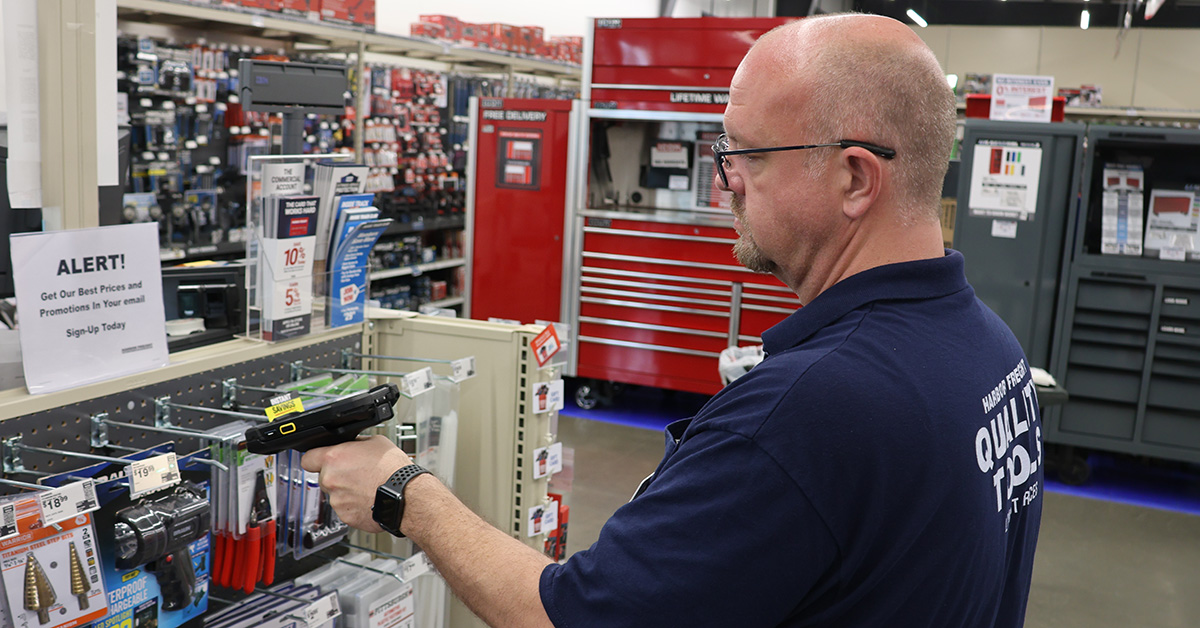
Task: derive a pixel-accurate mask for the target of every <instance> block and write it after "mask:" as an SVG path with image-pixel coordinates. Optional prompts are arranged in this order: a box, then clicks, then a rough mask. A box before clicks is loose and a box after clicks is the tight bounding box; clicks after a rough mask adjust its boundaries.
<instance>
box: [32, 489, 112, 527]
mask: <svg viewBox="0 0 1200 628" xmlns="http://www.w3.org/2000/svg"><path fill="white" fill-rule="evenodd" d="M38 501H39V502H40V503H41V506H42V525H44V526H48V525H54V524H56V523H58V522H59V521H66V520H67V519H74V518H75V517H78V516H79V515H82V514H84V513H87V512H91V511H93V510H96V509H97V508H99V507H100V502H98V501H97V500H96V484H95V482H93V481H92V480H83V481H82V482H73V483H71V484H67V485H65V486H60V487H58V488H56V489H54V490H50V491H46V492H44V493H41V494H39V495H38Z"/></svg>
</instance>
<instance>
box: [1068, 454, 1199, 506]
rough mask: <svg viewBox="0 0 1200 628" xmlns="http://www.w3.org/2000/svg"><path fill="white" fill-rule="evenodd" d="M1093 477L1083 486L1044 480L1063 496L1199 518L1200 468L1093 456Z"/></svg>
mask: <svg viewBox="0 0 1200 628" xmlns="http://www.w3.org/2000/svg"><path fill="white" fill-rule="evenodd" d="M1088 462H1089V463H1090V464H1091V467H1092V476H1091V478H1090V479H1088V481H1087V482H1086V483H1085V484H1084V485H1083V486H1071V485H1069V484H1063V483H1062V482H1059V481H1058V480H1056V479H1054V478H1052V477H1047V478H1046V490H1047V491H1050V492H1052V493H1060V494H1063V495H1074V496H1076V497H1086V498H1089V499H1101V500H1106V501H1111V502H1117V503H1122V504H1129V505H1131V506H1141V507H1144V508H1157V509H1159V510H1170V511H1174V512H1182V513H1187V514H1191V515H1200V469H1197V468H1196V467H1193V466H1180V467H1179V468H1163V467H1154V466H1149V465H1147V464H1146V463H1144V462H1141V461H1137V460H1130V459H1124V458H1119V457H1115V456H1109V455H1105V454H1092V455H1091V456H1089V457H1088Z"/></svg>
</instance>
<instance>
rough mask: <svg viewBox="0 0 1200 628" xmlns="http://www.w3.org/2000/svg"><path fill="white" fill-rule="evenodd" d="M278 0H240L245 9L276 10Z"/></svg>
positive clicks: (277, 8)
mask: <svg viewBox="0 0 1200 628" xmlns="http://www.w3.org/2000/svg"><path fill="white" fill-rule="evenodd" d="M279 4H280V2H279V0H241V5H242V6H243V7H246V8H247V9H261V10H263V11H278V10H279Z"/></svg>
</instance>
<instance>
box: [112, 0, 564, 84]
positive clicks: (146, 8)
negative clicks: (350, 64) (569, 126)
mask: <svg viewBox="0 0 1200 628" xmlns="http://www.w3.org/2000/svg"><path fill="white" fill-rule="evenodd" d="M117 17H118V19H121V20H127V21H132V22H152V23H157V24H167V25H174V26H186V27H189V28H194V29H197V30H210V29H215V28H220V30H221V31H222V32H223V33H231V34H239V35H249V36H256V37H263V38H268V39H283V40H287V41H290V42H296V43H304V44H307V45H315V46H319V47H326V48H331V49H338V50H342V51H347V52H354V51H355V49H356V48H357V49H358V50H364V49H365V51H366V52H375V53H381V54H391V55H399V56H404V57H412V58H416V59H429V60H433V61H439V62H444V63H453V64H455V65H456V66H458V67H460V68H462V67H464V66H466V68H468V69H474V70H476V71H480V72H494V71H503V72H514V73H519V74H532V75H536V76H548V77H554V78H565V79H572V78H573V79H575V80H578V79H579V77H580V75H581V70H580V68H579V67H577V66H571V65H566V64H562V63H555V62H553V61H545V60H542V59H534V58H530V57H523V56H519V55H515V54H510V53H506V52H499V51H492V50H480V49H476V48H466V47H463V46H453V45H450V44H449V43H445V42H438V41H432V40H428V39H422V38H419V37H402V36H399V35H388V34H383V33H373V32H368V31H365V30H361V29H355V28H352V27H347V26H338V25H335V24H327V23H321V22H313V21H309V20H305V19H301V18H293V17H290V16H286V15H263V14H258V13H246V12H241V11H235V10H230V9H221V8H216V7H206V6H201V5H197V4H191V3H183V2H169V1H167V0H117ZM360 47H361V48H360Z"/></svg>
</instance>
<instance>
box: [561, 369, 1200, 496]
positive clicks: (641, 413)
mask: <svg viewBox="0 0 1200 628" xmlns="http://www.w3.org/2000/svg"><path fill="white" fill-rule="evenodd" d="M706 399H707V398H706V397H704V396H703V395H696V394H692V393H680V392H670V391H664V390H659V389H655V388H647V387H638V386H634V387H630V388H629V389H628V390H626V391H625V392H624V393H623V394H621V395H620V396H618V397H617V398H616V399H614V400H612V402H611V403H610V404H603V403H602V404H601V405H599V406H597V407H596V408H595V409H593V410H583V409H581V408H580V407H579V406H577V405H576V404H575V395H574V387H573V386H572V387H571V389H570V390H569V391H568V394H567V400H566V407H565V408H564V409H563V410H562V411H561V412H562V414H564V415H566V416H570V417H575V418H578V419H588V420H592V421H602V422H605V423H612V424H615V425H624V426H627V427H636V428H641V429H647V430H654V431H657V432H661V431H662V429H663V428H665V427H666V426H667V424H669V423H671V422H672V421H675V420H677V419H685V418H687V417H690V416H693V415H695V414H696V412H698V411H699V410H700V408H701V407H702V406H703V405H704V402H705V400H706ZM1089 463H1090V464H1091V467H1092V474H1091V478H1090V479H1089V480H1088V481H1087V483H1086V484H1084V485H1083V486H1071V485H1068V484H1064V483H1062V482H1059V481H1058V480H1057V479H1056V478H1054V477H1053V476H1052V475H1051V476H1048V477H1047V478H1046V490H1048V491H1050V492H1052V493H1059V494H1063V495H1074V496H1077V497H1086V498H1090V499H1100V500H1107V501H1112V502H1118V503H1124V504H1130V505H1133V506H1141V507H1145V508H1157V509H1161V510H1170V511H1174V512H1182V513H1187V514H1192V515H1200V466H1198V465H1177V466H1171V465H1162V466H1154V465H1151V464H1146V463H1145V462H1144V461H1140V460H1136V459H1127V458H1122V457H1118V456H1110V455H1107V454H1092V455H1091V456H1090V457H1089Z"/></svg>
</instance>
